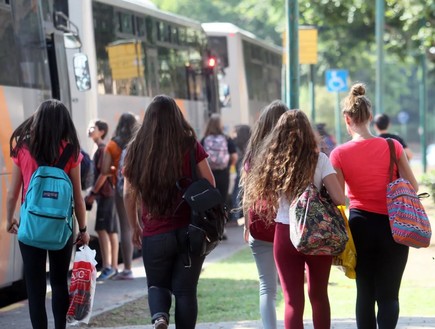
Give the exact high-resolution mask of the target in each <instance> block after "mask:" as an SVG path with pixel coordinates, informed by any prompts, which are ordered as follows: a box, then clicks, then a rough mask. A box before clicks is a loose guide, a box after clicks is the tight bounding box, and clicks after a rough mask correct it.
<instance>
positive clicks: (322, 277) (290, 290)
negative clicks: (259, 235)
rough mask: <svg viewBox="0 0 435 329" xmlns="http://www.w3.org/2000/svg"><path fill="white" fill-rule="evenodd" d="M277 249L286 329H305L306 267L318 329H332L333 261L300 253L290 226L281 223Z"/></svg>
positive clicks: (277, 228)
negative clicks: (330, 289)
mask: <svg viewBox="0 0 435 329" xmlns="http://www.w3.org/2000/svg"><path fill="white" fill-rule="evenodd" d="M273 249H274V250H273V253H274V256H275V262H276V266H277V268H278V274H279V278H280V280H281V287H282V290H283V294H284V301H285V314H284V323H285V328H286V329H290V328H291V329H303V328H304V324H303V315H304V304H305V295H304V270H305V267H306V271H307V281H308V296H309V298H310V302H311V307H312V310H313V325H314V328H315V329H330V327H331V310H330V307H329V299H328V280H329V272H330V270H331V263H332V257H331V256H309V255H304V254H302V253H300V252H298V251H297V250H296V249H295V247H294V246H293V245H292V243H291V241H290V232H289V225H285V224H281V223H277V225H276V228H275V240H274V246H273Z"/></svg>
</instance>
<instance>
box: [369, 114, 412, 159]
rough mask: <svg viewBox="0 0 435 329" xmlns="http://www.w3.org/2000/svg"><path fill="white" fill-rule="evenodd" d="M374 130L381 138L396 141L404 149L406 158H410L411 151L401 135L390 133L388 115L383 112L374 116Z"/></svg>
mask: <svg viewBox="0 0 435 329" xmlns="http://www.w3.org/2000/svg"><path fill="white" fill-rule="evenodd" d="M374 121H375V130H376V133H377V134H378V136H379V137H382V138H392V139H395V140H396V141H398V142H399V143H400V144H401V145H402V147H403V150H404V151H405V154H406V157H407V158H408V160H411V159H412V151H411V150H410V149H409V147H408V145H407V144H406V143H405V141H404V140H403V138H402V137H400V136H398V135H396V134H390V133H389V132H388V128H389V126H390V117H389V116H388V115H386V114H385V113H382V114H378V115H376V116H375V120H374Z"/></svg>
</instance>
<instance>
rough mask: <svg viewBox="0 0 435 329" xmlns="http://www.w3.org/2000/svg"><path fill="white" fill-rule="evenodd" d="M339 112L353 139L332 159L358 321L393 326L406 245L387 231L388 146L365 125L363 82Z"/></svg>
mask: <svg viewBox="0 0 435 329" xmlns="http://www.w3.org/2000/svg"><path fill="white" fill-rule="evenodd" d="M343 115H344V120H345V123H346V127H347V131H348V132H349V134H350V135H351V137H352V140H350V141H349V142H347V143H345V144H343V145H340V146H338V147H337V148H335V149H334V150H333V151H332V153H331V156H330V159H331V162H332V165H333V166H334V168H335V170H336V171H337V176H338V178H339V181H340V184H341V186H342V188H343V191H344V187H345V184H346V187H347V195H348V197H349V200H350V207H349V208H350V216H349V225H350V229H351V232H352V236H353V239H354V241H355V247H356V252H357V255H358V259H357V265H356V269H355V270H356V287H357V300H356V321H357V326H358V328H376V322H377V325H378V327H379V328H395V327H396V324H397V321H398V318H399V288H400V282H401V280H402V275H403V271H404V270H405V266H406V262H407V259H408V249H409V248H408V247H406V246H404V245H400V244H397V243H396V242H394V240H393V237H392V235H391V229H390V224H389V219H388V211H387V201H386V190H387V184H388V183H389V166H390V150H389V147H388V143H387V141H386V140H385V139H383V138H379V137H375V136H373V135H372V133H371V132H370V130H369V124H370V121H371V120H372V112H371V103H370V100H369V99H368V98H367V97H366V96H365V86H364V85H363V84H361V83H358V84H355V85H354V86H353V87H352V89H351V91H350V93H349V95H348V96H347V97H346V99H345V101H344V106H343ZM393 141H394V140H393ZM394 144H395V149H396V157H397V159H399V168H398V171H399V172H400V176H401V177H403V178H405V179H407V180H409V181H410V182H411V184H412V185H413V186H414V188H415V190H416V191H417V189H418V184H417V181H416V179H415V177H414V174H413V173H412V170H411V168H410V166H409V163H408V159H407V158H406V154H405V152H403V148H402V146H401V145H400V143H399V142H397V141H394ZM395 178H397V169H396V170H395ZM395 178H394V179H395ZM375 304H377V306H378V313H377V315H376V314H375Z"/></svg>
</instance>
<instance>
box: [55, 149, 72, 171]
mask: <svg viewBox="0 0 435 329" xmlns="http://www.w3.org/2000/svg"><path fill="white" fill-rule="evenodd" d="M72 153H73V146H72V144H69V143H68V144H66V146H65V148H64V149H63V152H62V155H61V156H60V158H59V161H57V163H56V165H55V167H57V168H60V169H65V166H66V164H67V163H68V160H69V158H70V157H71V155H72Z"/></svg>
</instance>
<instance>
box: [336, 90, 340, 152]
mask: <svg viewBox="0 0 435 329" xmlns="http://www.w3.org/2000/svg"><path fill="white" fill-rule="evenodd" d="M336 95H337V98H336V100H337V101H336V103H335V140H336V141H337V145H340V144H341V122H340V119H341V115H340V93H339V92H338V91H337V93H336Z"/></svg>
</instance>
